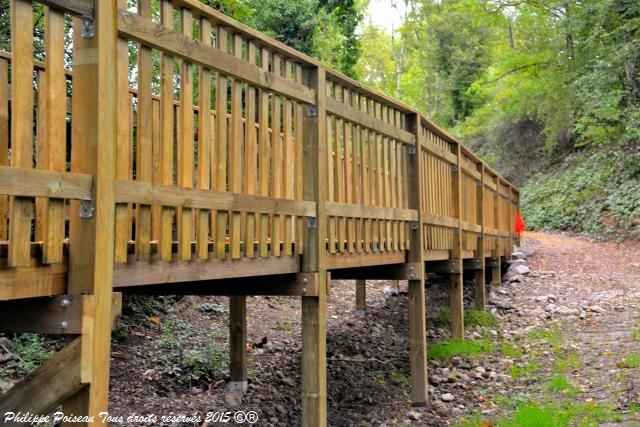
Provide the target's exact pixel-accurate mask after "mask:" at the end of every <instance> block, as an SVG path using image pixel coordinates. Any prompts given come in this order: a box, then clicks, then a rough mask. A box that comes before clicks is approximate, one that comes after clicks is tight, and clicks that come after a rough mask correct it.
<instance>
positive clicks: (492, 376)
mask: <svg viewBox="0 0 640 427" xmlns="http://www.w3.org/2000/svg"><path fill="white" fill-rule="evenodd" d="M489 378H491V379H492V380H495V379H497V378H498V373H497V372H495V371H491V372H489Z"/></svg>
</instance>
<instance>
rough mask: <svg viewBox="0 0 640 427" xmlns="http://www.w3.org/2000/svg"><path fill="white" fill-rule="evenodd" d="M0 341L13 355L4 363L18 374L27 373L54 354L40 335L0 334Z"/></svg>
mask: <svg viewBox="0 0 640 427" xmlns="http://www.w3.org/2000/svg"><path fill="white" fill-rule="evenodd" d="M0 342H2V345H3V346H5V347H6V348H7V350H9V352H10V353H11V354H13V355H14V357H13V358H12V359H11V360H9V362H7V364H6V365H5V366H6V367H8V368H14V369H15V370H16V371H17V372H18V374H20V375H27V374H29V373H31V372H33V371H34V370H35V369H36V368H37V367H38V366H40V365H41V364H42V363H44V362H45V361H47V359H49V358H50V357H52V356H53V355H54V353H55V352H53V351H51V350H50V349H49V348H48V346H47V344H46V342H45V340H44V337H43V336H42V335H39V334H0Z"/></svg>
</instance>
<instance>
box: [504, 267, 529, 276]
mask: <svg viewBox="0 0 640 427" xmlns="http://www.w3.org/2000/svg"><path fill="white" fill-rule="evenodd" d="M530 271H531V270H530V269H529V267H527V266H526V265H511V266H510V267H509V272H511V273H513V274H522V275H525V274H529V272H530Z"/></svg>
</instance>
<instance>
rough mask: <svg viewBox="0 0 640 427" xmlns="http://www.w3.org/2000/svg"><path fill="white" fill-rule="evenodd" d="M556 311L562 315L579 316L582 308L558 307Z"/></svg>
mask: <svg viewBox="0 0 640 427" xmlns="http://www.w3.org/2000/svg"><path fill="white" fill-rule="evenodd" d="M556 313H557V314H559V315H561V316H578V315H579V314H580V310H578V309H577V308H569V307H558V308H557V309H556Z"/></svg>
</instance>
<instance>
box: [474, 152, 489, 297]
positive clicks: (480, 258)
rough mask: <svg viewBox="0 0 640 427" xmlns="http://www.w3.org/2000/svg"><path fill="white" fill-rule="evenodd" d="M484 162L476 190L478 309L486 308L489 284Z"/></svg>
mask: <svg viewBox="0 0 640 427" xmlns="http://www.w3.org/2000/svg"><path fill="white" fill-rule="evenodd" d="M484 175H485V173H484V163H482V164H480V182H479V183H478V184H479V185H480V186H479V187H477V188H478V189H477V190H476V209H477V218H478V224H480V227H481V229H480V234H478V246H477V247H476V253H475V260H476V261H477V262H478V263H479V268H478V269H477V270H474V275H473V284H474V291H475V292H474V293H475V304H476V308H477V309H478V310H484V309H485V307H486V305H487V301H486V300H487V286H486V282H485V272H484V248H485V244H484Z"/></svg>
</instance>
